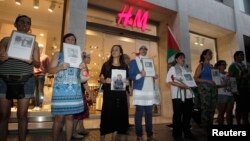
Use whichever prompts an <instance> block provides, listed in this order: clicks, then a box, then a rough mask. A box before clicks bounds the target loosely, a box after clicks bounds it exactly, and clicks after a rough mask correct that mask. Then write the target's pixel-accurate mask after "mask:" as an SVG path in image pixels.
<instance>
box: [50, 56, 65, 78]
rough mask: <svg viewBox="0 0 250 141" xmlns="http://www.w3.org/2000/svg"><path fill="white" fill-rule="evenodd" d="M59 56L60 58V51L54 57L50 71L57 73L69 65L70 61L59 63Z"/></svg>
mask: <svg viewBox="0 0 250 141" xmlns="http://www.w3.org/2000/svg"><path fill="white" fill-rule="evenodd" d="M58 58H59V53H56V54H55V55H54V56H53V57H52V60H51V63H50V65H49V69H48V73H51V74H55V73H58V72H59V71H61V70H64V69H67V68H68V67H69V64H68V63H63V64H60V65H58Z"/></svg>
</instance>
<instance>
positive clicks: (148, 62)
mask: <svg viewBox="0 0 250 141" xmlns="http://www.w3.org/2000/svg"><path fill="white" fill-rule="evenodd" d="M142 63H143V68H144V70H145V72H146V76H155V68H154V62H153V60H152V59H150V58H143V59H142Z"/></svg>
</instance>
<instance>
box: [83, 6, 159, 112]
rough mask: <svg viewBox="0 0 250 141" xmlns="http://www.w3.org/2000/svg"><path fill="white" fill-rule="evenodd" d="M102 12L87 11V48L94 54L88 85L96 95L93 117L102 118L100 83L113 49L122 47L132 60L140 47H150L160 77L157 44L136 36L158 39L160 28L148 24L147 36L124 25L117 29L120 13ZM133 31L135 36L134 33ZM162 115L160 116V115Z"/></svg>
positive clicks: (99, 10) (132, 109) (92, 8)
mask: <svg viewBox="0 0 250 141" xmlns="http://www.w3.org/2000/svg"><path fill="white" fill-rule="evenodd" d="M101 10H102V9H98V8H96V7H93V6H92V7H91V6H89V7H88V11H87V21H88V23H87V29H88V30H86V45H85V48H84V49H85V50H88V51H89V52H90V53H91V63H90V64H89V66H88V67H89V70H90V75H91V78H90V80H89V81H88V84H89V85H90V86H91V89H92V90H94V91H95V95H94V97H95V101H94V103H93V104H92V105H91V108H90V113H91V114H92V115H91V116H95V115H100V110H101V103H102V95H101V94H100V92H98V90H99V87H100V84H99V83H98V80H99V74H100V70H101V67H102V64H103V63H104V62H105V61H106V60H107V59H108V58H109V56H110V50H111V47H112V45H114V44H120V45H122V47H123V51H124V53H125V54H127V55H128V56H129V57H130V58H131V59H134V58H135V56H136V53H137V52H138V48H139V46H140V45H146V46H147V47H148V49H149V50H148V54H147V55H148V56H149V57H151V58H153V60H154V64H155V69H156V72H157V74H159V73H158V71H159V68H158V66H159V65H158V44H157V41H152V40H151V39H148V40H147V39H142V38H141V37H138V35H137V36H136V34H140V35H147V36H154V37H156V36H157V26H156V25H154V24H148V25H147V29H146V31H145V32H142V31H141V29H137V28H132V27H129V26H127V27H126V28H124V27H123V26H122V25H121V26H117V23H116V20H117V15H116V14H117V13H118V12H116V11H111V12H110V11H108V12H105V11H101ZM135 10H136V9H135ZM104 17H105V18H104ZM100 27H102V28H100ZM125 30H126V31H125ZM130 31H131V32H133V33H135V34H133V33H131V32H130ZM123 33H125V34H126V35H125V34H123ZM128 34H129V35H128ZM129 99H130V109H129V114H130V115H133V114H134V111H135V107H134V106H133V105H132V96H130V97H129ZM157 108H158V111H160V106H158V107H157ZM158 111H157V114H159V112H158ZM155 112H156V111H155Z"/></svg>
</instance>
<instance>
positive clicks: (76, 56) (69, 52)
mask: <svg viewBox="0 0 250 141" xmlns="http://www.w3.org/2000/svg"><path fill="white" fill-rule="evenodd" d="M63 53H64V62H65V63H69V65H70V67H74V68H79V65H80V64H81V62H82V57H81V47H80V46H77V45H72V44H67V43H63Z"/></svg>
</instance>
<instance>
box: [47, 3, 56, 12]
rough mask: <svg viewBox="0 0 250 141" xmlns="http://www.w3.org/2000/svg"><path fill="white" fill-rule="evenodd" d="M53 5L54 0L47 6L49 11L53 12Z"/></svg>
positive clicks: (54, 5)
mask: <svg viewBox="0 0 250 141" xmlns="http://www.w3.org/2000/svg"><path fill="white" fill-rule="evenodd" d="M55 7H56V3H55V2H54V1H52V2H51V4H50V6H49V8H48V10H49V12H53V11H54V9H55Z"/></svg>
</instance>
